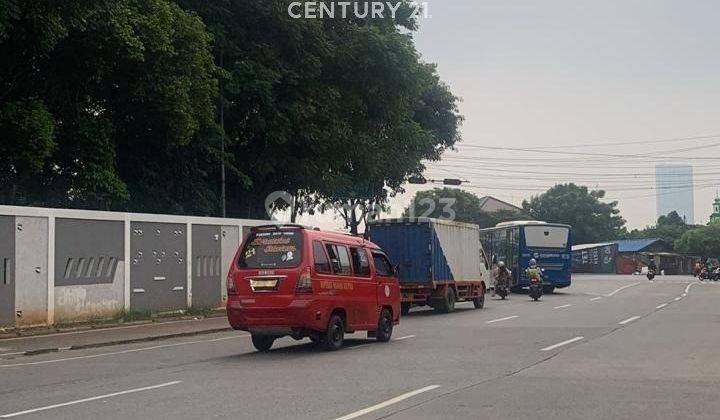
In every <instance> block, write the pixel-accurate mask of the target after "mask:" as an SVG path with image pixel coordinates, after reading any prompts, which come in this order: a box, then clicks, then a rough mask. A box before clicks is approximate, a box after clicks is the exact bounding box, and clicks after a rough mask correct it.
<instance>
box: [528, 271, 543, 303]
mask: <svg viewBox="0 0 720 420" xmlns="http://www.w3.org/2000/svg"><path fill="white" fill-rule="evenodd" d="M528 294H529V295H530V297H531V298H532V299H533V300H534V301H537V300H538V299H540V298H541V297H542V295H543V286H542V283H541V282H540V280H539V279H538V278H537V277H531V278H530V287H529V293H528Z"/></svg>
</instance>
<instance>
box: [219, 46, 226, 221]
mask: <svg viewBox="0 0 720 420" xmlns="http://www.w3.org/2000/svg"><path fill="white" fill-rule="evenodd" d="M224 55H225V54H224V53H223V52H222V51H221V52H220V68H223V56H224ZM220 83H221V84H220V95H219V96H220V134H221V139H220V201H221V202H222V203H221V205H222V217H227V211H226V200H225V96H224V95H223V87H222V81H221V82H220Z"/></svg>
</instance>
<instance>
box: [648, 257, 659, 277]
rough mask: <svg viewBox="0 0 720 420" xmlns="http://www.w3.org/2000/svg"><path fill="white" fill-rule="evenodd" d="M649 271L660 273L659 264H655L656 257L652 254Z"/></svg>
mask: <svg viewBox="0 0 720 420" xmlns="http://www.w3.org/2000/svg"><path fill="white" fill-rule="evenodd" d="M648 271H652V272H653V273H655V274H659V273H658V269H657V264H655V257H654V256H652V255H651V256H650V262H648Z"/></svg>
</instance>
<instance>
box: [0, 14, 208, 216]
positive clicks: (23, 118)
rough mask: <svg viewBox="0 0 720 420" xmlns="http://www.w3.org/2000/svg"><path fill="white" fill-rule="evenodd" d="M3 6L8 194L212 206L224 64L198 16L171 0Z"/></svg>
mask: <svg viewBox="0 0 720 420" xmlns="http://www.w3.org/2000/svg"><path fill="white" fill-rule="evenodd" d="M3 5H5V6H9V8H8V9H5V10H3V12H1V13H0V55H1V56H2V57H3V60H2V61H1V62H0V102H2V103H3V106H2V107H0V108H1V109H0V139H1V140H0V152H2V153H3V155H4V156H11V158H9V159H7V160H6V159H3V161H4V162H2V163H0V180H2V183H0V202H3V203H7V204H33V205H45V206H68V207H80V208H99V209H114V210H120V209H130V210H142V211H152V212H155V211H157V212H159V211H163V212H195V213H200V214H203V213H205V214H208V213H211V212H214V209H215V208H216V206H217V199H216V198H215V197H213V195H215V192H214V190H213V188H214V185H210V184H209V183H208V182H207V175H208V174H209V173H210V172H211V171H213V170H214V168H213V167H214V165H215V162H212V160H213V157H216V155H217V152H216V151H215V150H216V146H215V145H216V139H218V138H219V137H218V136H217V133H216V130H215V127H214V125H215V122H214V101H215V94H216V80H215V71H216V69H215V65H214V64H213V59H212V55H211V51H210V48H211V47H210V45H211V37H210V35H209V34H208V33H207V31H206V30H205V26H204V25H203V23H202V21H201V20H200V19H199V18H198V17H197V16H195V15H192V14H190V13H187V12H185V11H183V10H182V9H180V7H178V6H177V5H176V4H175V3H173V2H171V1H168V0H119V1H109V0H106V1H89V0H71V1H63V2H54V1H32V2H20V1H11V0H4V1H3V3H2V4H0V6H3ZM6 153H7V155H6ZM213 184H214V182H213Z"/></svg>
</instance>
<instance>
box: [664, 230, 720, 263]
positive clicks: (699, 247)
mask: <svg viewBox="0 0 720 420" xmlns="http://www.w3.org/2000/svg"><path fill="white" fill-rule="evenodd" d="M675 250H676V251H678V252H681V253H684V254H688V255H696V256H711V257H717V256H720V224H717V223H712V224H710V225H708V226H700V227H697V228H695V229H690V230H688V231H686V232H685V233H683V234H682V236H681V237H680V238H679V239H678V240H676V241H675Z"/></svg>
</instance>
